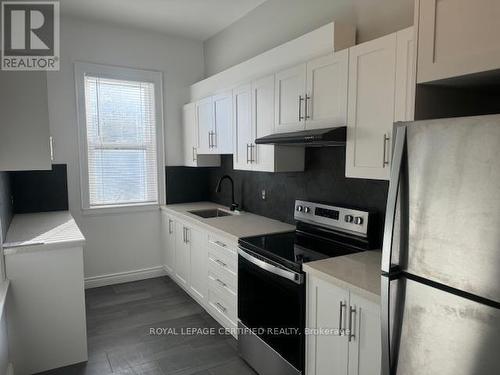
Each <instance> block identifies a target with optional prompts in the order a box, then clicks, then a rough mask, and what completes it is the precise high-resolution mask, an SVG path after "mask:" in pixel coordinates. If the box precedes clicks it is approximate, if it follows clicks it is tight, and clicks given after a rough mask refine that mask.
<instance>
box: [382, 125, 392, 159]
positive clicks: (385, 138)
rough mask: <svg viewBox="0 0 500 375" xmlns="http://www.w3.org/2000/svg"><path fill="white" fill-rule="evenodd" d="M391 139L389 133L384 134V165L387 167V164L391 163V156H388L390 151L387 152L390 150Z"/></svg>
mask: <svg viewBox="0 0 500 375" xmlns="http://www.w3.org/2000/svg"><path fill="white" fill-rule="evenodd" d="M390 140H391V137H390V136H389V135H387V133H386V134H384V157H383V159H384V164H383V167H384V168H385V167H386V166H388V165H389V158H388V156H389V155H388V154H389V152H387V150H388V144H389V141H390Z"/></svg>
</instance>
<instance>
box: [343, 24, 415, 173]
mask: <svg viewBox="0 0 500 375" xmlns="http://www.w3.org/2000/svg"><path fill="white" fill-rule="evenodd" d="M412 29H413V28H409V29H405V30H402V31H399V32H397V33H394V34H390V35H387V36H384V37H382V38H379V39H375V40H372V41H370V42H366V43H363V44H360V45H357V46H354V47H352V48H350V49H349V96H348V116H347V144H346V176H347V177H357V178H369V179H380V180H388V179H389V173H390V155H391V137H392V127H393V123H394V121H400V120H412V119H413V106H414V91H415V84H414V82H415V79H414V74H415V72H414V68H413V67H414V53H413V49H412V43H413V42H412V35H413V32H412Z"/></svg>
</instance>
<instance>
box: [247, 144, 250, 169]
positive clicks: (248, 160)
mask: <svg viewBox="0 0 500 375" xmlns="http://www.w3.org/2000/svg"><path fill="white" fill-rule="evenodd" d="M249 149H250V145H249V144H248V143H247V164H248V163H250V158H249V157H248V150H249Z"/></svg>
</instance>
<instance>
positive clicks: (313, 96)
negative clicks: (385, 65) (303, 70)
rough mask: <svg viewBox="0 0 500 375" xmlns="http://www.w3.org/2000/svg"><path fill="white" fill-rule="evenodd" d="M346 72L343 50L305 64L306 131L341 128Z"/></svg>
mask: <svg viewBox="0 0 500 375" xmlns="http://www.w3.org/2000/svg"><path fill="white" fill-rule="evenodd" d="M348 68H349V51H348V50H347V49H345V50H343V51H339V52H335V53H334V54H331V55H328V56H324V57H320V58H318V59H316V60H312V61H309V62H308V63H307V90H306V93H307V97H306V106H305V108H306V111H305V117H306V129H315V128H328V127H332V126H335V125H341V126H345V124H346V120H347V79H348Z"/></svg>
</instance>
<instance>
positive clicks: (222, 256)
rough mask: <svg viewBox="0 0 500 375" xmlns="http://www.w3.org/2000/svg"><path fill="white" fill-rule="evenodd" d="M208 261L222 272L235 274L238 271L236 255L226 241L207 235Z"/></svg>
mask: <svg viewBox="0 0 500 375" xmlns="http://www.w3.org/2000/svg"><path fill="white" fill-rule="evenodd" d="M208 263H209V264H215V265H217V266H218V267H219V268H220V269H222V270H224V272H228V273H229V274H230V275H233V276H236V275H237V272H238V255H237V253H236V250H235V249H232V248H231V247H230V246H229V245H228V244H227V243H225V242H222V241H220V240H217V239H215V238H213V237H211V236H210V237H209V241H208Z"/></svg>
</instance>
